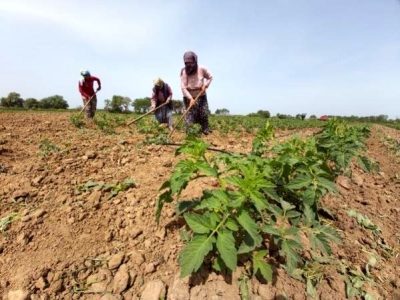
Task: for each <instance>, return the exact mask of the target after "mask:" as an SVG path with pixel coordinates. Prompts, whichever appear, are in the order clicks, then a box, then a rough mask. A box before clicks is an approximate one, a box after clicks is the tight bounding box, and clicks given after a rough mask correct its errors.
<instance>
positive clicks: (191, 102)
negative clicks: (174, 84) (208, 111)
mask: <svg viewBox="0 0 400 300" xmlns="http://www.w3.org/2000/svg"><path fill="white" fill-rule="evenodd" d="M195 103H196V102H195V101H194V99H193V98H192V99H190V107H192V106H193V105H194V104H195Z"/></svg>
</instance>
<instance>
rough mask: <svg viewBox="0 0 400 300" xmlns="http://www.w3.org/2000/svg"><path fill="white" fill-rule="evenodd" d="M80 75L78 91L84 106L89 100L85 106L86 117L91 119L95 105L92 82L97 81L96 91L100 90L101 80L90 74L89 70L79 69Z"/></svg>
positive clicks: (95, 98) (95, 99)
mask: <svg viewBox="0 0 400 300" xmlns="http://www.w3.org/2000/svg"><path fill="white" fill-rule="evenodd" d="M81 75H82V77H83V78H82V79H81V80H79V92H80V93H81V95H82V100H83V105H84V106H85V105H86V104H87V102H88V101H89V100H90V102H89V104H88V105H87V106H86V117H87V118H90V119H93V117H94V114H95V113H96V107H97V97H96V94H95V92H94V89H93V83H94V82H95V81H96V82H97V89H96V93H97V92H98V91H100V90H101V82H100V79H99V78H97V77H94V76H91V75H90V72H89V70H81Z"/></svg>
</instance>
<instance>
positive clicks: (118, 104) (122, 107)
mask: <svg viewBox="0 0 400 300" xmlns="http://www.w3.org/2000/svg"><path fill="white" fill-rule="evenodd" d="M171 101H172V106H173V111H174V112H175V113H176V114H181V113H182V111H183V101H181V100H174V99H172V100H171ZM130 106H132V108H133V111H134V112H135V113H137V114H144V113H147V112H149V111H150V110H151V99H150V97H145V98H137V99H135V100H133V101H132V100H131V98H129V97H124V96H119V95H114V96H113V97H112V98H111V100H110V99H106V100H104V109H105V110H107V111H109V112H116V113H124V112H130V109H129V107H130Z"/></svg>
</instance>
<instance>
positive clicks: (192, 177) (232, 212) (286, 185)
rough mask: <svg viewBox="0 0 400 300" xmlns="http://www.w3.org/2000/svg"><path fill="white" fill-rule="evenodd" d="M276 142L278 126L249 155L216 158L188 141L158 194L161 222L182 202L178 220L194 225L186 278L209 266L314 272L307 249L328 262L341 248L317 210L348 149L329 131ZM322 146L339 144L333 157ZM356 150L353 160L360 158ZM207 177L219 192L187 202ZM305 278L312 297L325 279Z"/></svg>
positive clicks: (185, 255) (268, 274)
mask: <svg viewBox="0 0 400 300" xmlns="http://www.w3.org/2000/svg"><path fill="white" fill-rule="evenodd" d="M332 128H334V126H331V127H328V129H327V130H333V129H332ZM359 130H360V131H356V130H355V131H351V132H350V134H351V135H352V138H351V139H349V141H348V143H346V147H349V148H350V149H353V148H352V147H354V148H357V149H361V148H362V145H363V144H362V142H361V141H362V140H363V139H364V135H363V134H367V131H364V129H359ZM360 132H361V133H360ZM273 139H274V128H273V126H272V125H271V124H270V123H269V122H267V123H265V124H264V126H263V127H262V128H261V129H260V130H259V131H258V132H257V135H256V137H255V139H254V141H253V147H252V151H251V153H249V154H246V155H244V154H235V153H224V154H219V155H215V156H212V157H209V156H208V155H206V151H207V147H208V144H207V143H206V142H204V141H203V140H201V139H199V138H196V137H195V136H189V137H187V139H186V140H185V143H184V144H183V145H182V146H181V147H179V148H178V149H177V150H176V152H175V154H176V155H177V156H178V155H180V156H182V158H181V160H180V161H179V162H178V163H177V164H176V165H175V167H174V169H173V172H172V174H171V176H170V178H169V179H168V180H167V181H165V182H164V183H163V184H162V185H161V187H160V189H159V191H160V195H159V197H158V200H157V210H156V222H157V223H158V222H159V220H160V217H161V212H162V209H163V206H164V205H165V204H166V203H171V202H173V201H174V200H175V199H176V200H177V204H176V208H177V216H178V217H181V218H183V220H184V221H185V223H186V225H187V228H186V229H185V236H184V237H185V238H184V239H183V241H184V242H185V245H184V247H183V249H182V251H181V252H180V254H179V257H178V262H179V264H180V266H181V276H182V277H185V276H187V275H189V274H191V273H193V272H197V271H198V270H199V269H200V267H201V266H202V265H203V264H204V263H206V264H211V265H212V267H213V269H214V270H215V271H217V272H221V271H229V272H232V271H234V270H235V269H236V268H237V266H238V264H239V263H243V264H245V265H248V268H247V269H248V270H249V271H250V273H249V274H252V275H253V276H257V277H259V278H260V279H264V280H267V281H272V277H273V272H272V265H279V264H282V267H283V268H285V269H286V270H287V272H288V273H289V274H295V272H296V270H298V268H299V267H300V268H301V267H305V266H311V264H310V262H308V261H307V260H306V259H305V258H304V257H303V255H302V254H303V251H304V250H310V251H313V252H315V253H319V254H320V255H322V256H324V257H328V256H330V254H331V243H333V242H335V243H340V242H341V238H340V235H339V233H338V231H337V230H336V229H335V228H334V227H331V226H329V225H327V224H326V223H325V222H323V220H322V219H321V218H320V217H319V215H318V211H319V210H320V209H321V208H322V207H321V204H320V199H321V197H323V196H324V195H326V194H327V193H330V192H336V190H337V189H336V185H335V184H334V179H335V175H336V174H337V173H338V172H339V171H340V172H341V171H343V170H344V169H345V167H346V166H347V165H346V164H343V163H342V162H337V161H336V159H338V156H337V155H332V152H333V153H336V152H337V153H340V152H343V149H342V148H341V147H342V145H339V144H338V145H337V147H336V146H335V145H333V143H332V141H329V140H328V137H327V136H325V134H324V133H323V132H322V133H321V135H320V137H309V138H307V139H306V140H301V139H300V138H298V137H294V138H292V139H290V140H288V141H287V142H285V143H282V144H279V145H276V146H269V142H270V141H271V140H273ZM334 139H335V138H333V140H334ZM321 141H322V143H324V144H329V145H331V144H332V146H330V147H329V151H327V150H326V149H327V148H326V147H321V145H320V142H321ZM351 143H354V144H357V146H354V145H351ZM350 152H351V155H350ZM350 152H349V153H348V155H349V157H348V159H349V161H350V160H351V159H352V158H354V156H355V155H358V154H359V152H357V151H350ZM346 155H347V154H346ZM346 159H347V156H346ZM346 162H347V160H346ZM202 178H207V179H208V181H212V182H213V184H212V185H213V187H214V189H212V190H211V189H205V190H203V192H202V194H201V195H199V196H198V197H196V198H193V199H181V194H182V191H184V190H185V189H187V188H190V187H191V185H194V184H196V181H198V180H201V179H202ZM302 237H303V238H302ZM306 239H308V240H309V242H308V243H305V241H306ZM308 245H310V246H308ZM306 247H311V249H308V248H306ZM304 274H305V276H306V277H307V278H309V282H308V283H307V285H308V286H309V291H310V293H313V291H314V290H313V288H314V289H315V286H316V285H317V283H318V280H319V279H318V278H320V277H318V278H317V277H315V278H314V277H312V275H311V274H312V272H311V271H310V272H309V273H304ZM318 276H319V275H318ZM310 278H311V279H310Z"/></svg>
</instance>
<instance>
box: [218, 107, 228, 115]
mask: <svg viewBox="0 0 400 300" xmlns="http://www.w3.org/2000/svg"><path fill="white" fill-rule="evenodd" d="M215 114H216V115H223V116H227V115H229V110H228V109H226V108H222V109H217V110H216V111H215Z"/></svg>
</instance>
